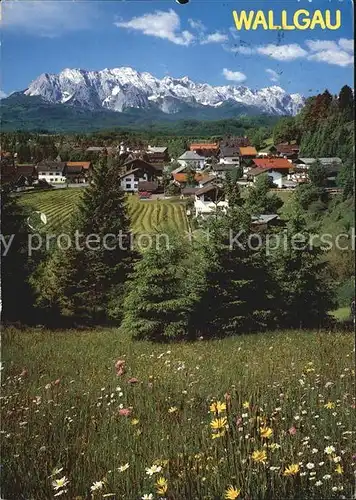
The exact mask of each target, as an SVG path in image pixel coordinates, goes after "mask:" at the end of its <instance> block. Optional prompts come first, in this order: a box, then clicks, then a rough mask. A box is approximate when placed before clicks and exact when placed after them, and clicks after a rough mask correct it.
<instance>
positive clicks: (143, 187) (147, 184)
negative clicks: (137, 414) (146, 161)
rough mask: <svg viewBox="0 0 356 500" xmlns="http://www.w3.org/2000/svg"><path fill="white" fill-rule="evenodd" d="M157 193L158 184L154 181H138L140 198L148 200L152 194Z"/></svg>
mask: <svg viewBox="0 0 356 500" xmlns="http://www.w3.org/2000/svg"><path fill="white" fill-rule="evenodd" d="M158 191H159V184H158V182H155V181H139V182H138V195H139V197H140V198H142V199H144V198H150V197H151V196H152V195H153V194H155V193H157V192H158Z"/></svg>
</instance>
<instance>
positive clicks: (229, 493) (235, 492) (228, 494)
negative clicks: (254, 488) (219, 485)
mask: <svg viewBox="0 0 356 500" xmlns="http://www.w3.org/2000/svg"><path fill="white" fill-rule="evenodd" d="M240 492H241V489H240V488H239V489H237V488H235V487H234V486H229V487H228V489H227V490H226V491H225V498H226V500H235V498H237V497H238V496H240Z"/></svg>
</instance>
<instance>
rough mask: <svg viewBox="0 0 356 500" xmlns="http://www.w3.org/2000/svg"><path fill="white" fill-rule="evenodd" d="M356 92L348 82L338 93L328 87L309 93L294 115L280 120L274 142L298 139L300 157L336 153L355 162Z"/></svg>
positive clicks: (275, 131) (335, 154)
mask: <svg viewBox="0 0 356 500" xmlns="http://www.w3.org/2000/svg"><path fill="white" fill-rule="evenodd" d="M354 111H355V109H354V95H353V92H352V89H351V88H350V87H349V86H347V85H345V86H344V87H343V88H342V89H341V90H340V92H339V94H338V95H334V96H333V95H331V94H330V92H329V91H328V90H325V92H323V93H322V94H318V95H317V96H314V97H310V98H309V99H308V100H307V102H306V105H305V107H304V108H303V109H302V111H301V112H300V113H299V114H298V115H297V116H296V117H295V118H285V119H282V120H280V121H279V123H278V124H277V126H276V127H275V130H274V142H275V144H276V143H278V142H283V141H290V140H296V141H297V142H298V143H299V144H300V146H301V149H300V157H312V158H323V157H335V156H339V157H340V158H341V159H342V160H343V161H344V162H352V161H353V154H354V128H355V121H354Z"/></svg>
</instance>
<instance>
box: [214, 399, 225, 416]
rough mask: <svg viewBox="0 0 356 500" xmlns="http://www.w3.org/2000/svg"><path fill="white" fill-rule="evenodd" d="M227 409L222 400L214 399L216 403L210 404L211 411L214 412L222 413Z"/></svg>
mask: <svg viewBox="0 0 356 500" xmlns="http://www.w3.org/2000/svg"><path fill="white" fill-rule="evenodd" d="M225 410H226V404H225V403H222V402H221V401H214V403H212V404H211V405H210V411H211V412H212V413H216V414H218V415H220V414H221V413H222V412H223V411H225Z"/></svg>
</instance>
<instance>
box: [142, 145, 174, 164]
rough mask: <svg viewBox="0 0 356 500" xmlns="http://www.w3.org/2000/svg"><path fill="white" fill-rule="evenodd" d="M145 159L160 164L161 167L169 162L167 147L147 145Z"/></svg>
mask: <svg viewBox="0 0 356 500" xmlns="http://www.w3.org/2000/svg"><path fill="white" fill-rule="evenodd" d="M146 154H147V159H148V161H149V163H152V165H160V166H162V167H163V165H165V164H166V163H168V162H169V155H168V148H167V147H165V146H163V147H160V146H148V148H147V152H146Z"/></svg>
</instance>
